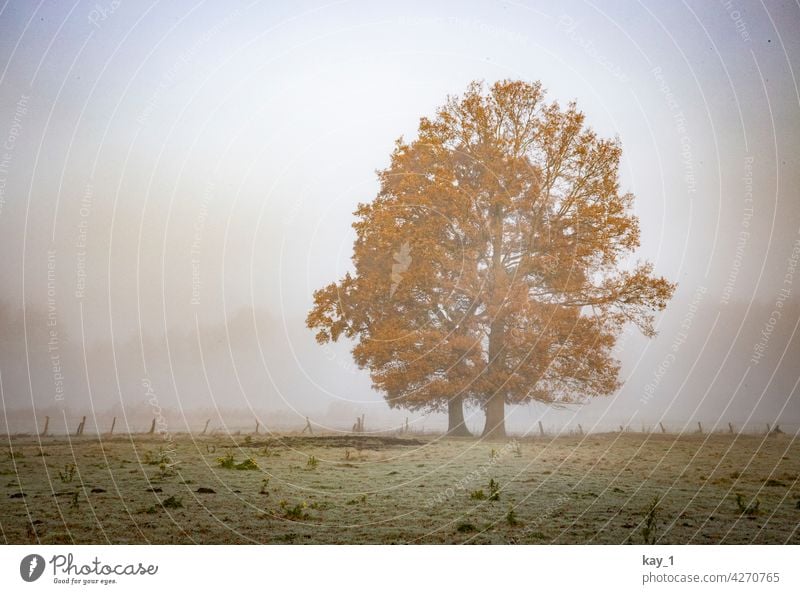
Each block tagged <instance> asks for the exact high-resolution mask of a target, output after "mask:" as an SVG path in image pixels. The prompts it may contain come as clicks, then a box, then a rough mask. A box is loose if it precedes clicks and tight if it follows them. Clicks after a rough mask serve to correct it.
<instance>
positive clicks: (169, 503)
mask: <svg viewBox="0 0 800 594" xmlns="http://www.w3.org/2000/svg"><path fill="white" fill-rule="evenodd" d="M161 505H162V506H163V507H165V508H167V509H178V508H180V507H183V501H182V500H181V498H180V497H175V495H170V496H169V497H167V498H166V499H165V500H164V501H162V502H161Z"/></svg>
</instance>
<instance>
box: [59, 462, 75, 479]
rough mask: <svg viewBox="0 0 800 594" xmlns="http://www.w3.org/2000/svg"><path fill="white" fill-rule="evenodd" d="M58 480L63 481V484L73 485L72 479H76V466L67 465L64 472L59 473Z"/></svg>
mask: <svg viewBox="0 0 800 594" xmlns="http://www.w3.org/2000/svg"><path fill="white" fill-rule="evenodd" d="M58 478H60V479H61V482H62V483H71V482H72V479H73V478H75V465H74V464H65V465H64V472H61V471H59V473H58Z"/></svg>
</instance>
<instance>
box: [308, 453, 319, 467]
mask: <svg viewBox="0 0 800 594" xmlns="http://www.w3.org/2000/svg"><path fill="white" fill-rule="evenodd" d="M317 466H319V460H317V457H316V456H309V457H308V460H307V461H306V468H307V469H308V470H314V469H315V468H316V467H317Z"/></svg>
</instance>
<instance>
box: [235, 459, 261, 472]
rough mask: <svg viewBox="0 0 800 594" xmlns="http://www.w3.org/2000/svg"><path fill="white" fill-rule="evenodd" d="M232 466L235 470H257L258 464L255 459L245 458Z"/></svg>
mask: <svg viewBox="0 0 800 594" xmlns="http://www.w3.org/2000/svg"><path fill="white" fill-rule="evenodd" d="M234 468H236V470H258V464H256V461H255V460H253V459H252V458H247V459H246V460H243V461H242V462H239V463H238V464H237V465H236V466H234Z"/></svg>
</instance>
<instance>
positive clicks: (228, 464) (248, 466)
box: [217, 452, 258, 470]
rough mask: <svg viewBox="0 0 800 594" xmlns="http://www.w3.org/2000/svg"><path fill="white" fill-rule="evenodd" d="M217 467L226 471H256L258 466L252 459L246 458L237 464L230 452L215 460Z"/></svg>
mask: <svg viewBox="0 0 800 594" xmlns="http://www.w3.org/2000/svg"><path fill="white" fill-rule="evenodd" d="M217 466H219V467H220V468H227V469H228V470H258V464H256V461H255V460H253V459H252V458H247V459H245V460H243V461H242V462H239V463H238V464H237V463H236V458H234V457H233V454H231V453H230V452H229V453H227V454H225V455H224V456H222V457H220V458H217Z"/></svg>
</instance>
